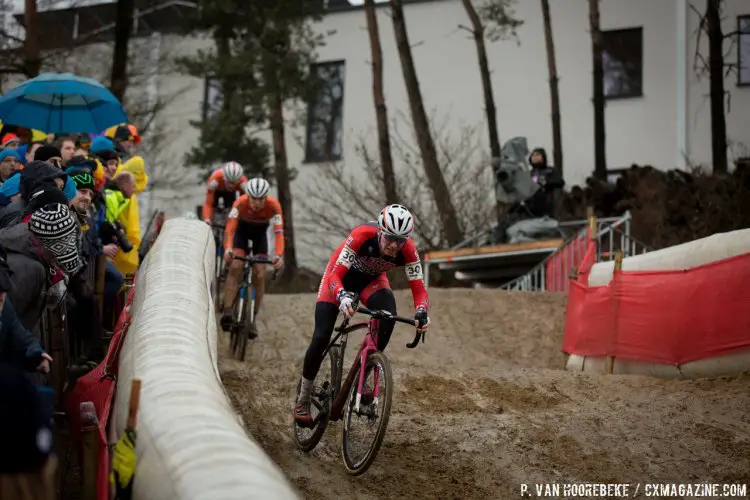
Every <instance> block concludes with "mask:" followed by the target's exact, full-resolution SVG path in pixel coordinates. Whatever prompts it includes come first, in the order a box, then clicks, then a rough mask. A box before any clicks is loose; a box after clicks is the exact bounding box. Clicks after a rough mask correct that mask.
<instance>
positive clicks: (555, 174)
mask: <svg viewBox="0 0 750 500" xmlns="http://www.w3.org/2000/svg"><path fill="white" fill-rule="evenodd" d="M529 164H530V165H531V180H532V181H534V182H535V183H536V184H537V185H538V186H539V190H538V191H537V192H536V193H534V195H533V196H532V197H531V198H530V199H528V200H526V207H527V208H528V209H529V211H531V213H532V214H533V215H534V216H535V217H544V216H545V215H546V216H548V217H554V211H555V190H557V189H562V188H563V186H565V181H563V178H562V176H561V175H560V170H559V169H557V168H555V167H554V166H551V165H549V164H548V163H547V152H546V151H545V150H544V148H536V149H534V150H533V151H532V152H531V155H529Z"/></svg>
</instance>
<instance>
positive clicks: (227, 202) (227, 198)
mask: <svg viewBox="0 0 750 500" xmlns="http://www.w3.org/2000/svg"><path fill="white" fill-rule="evenodd" d="M219 200H224V210H226V211H227V212H229V210H230V209H231V208H232V205H233V204H234V202H235V201H236V200H237V191H214V208H219Z"/></svg>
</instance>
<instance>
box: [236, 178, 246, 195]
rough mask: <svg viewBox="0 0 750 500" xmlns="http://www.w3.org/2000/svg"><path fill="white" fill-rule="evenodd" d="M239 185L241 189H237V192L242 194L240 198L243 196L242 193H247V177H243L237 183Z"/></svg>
mask: <svg viewBox="0 0 750 500" xmlns="http://www.w3.org/2000/svg"><path fill="white" fill-rule="evenodd" d="M237 185H238V186H239V188H238V189H237V191H238V192H239V193H240V196H242V193H245V192H246V188H247V177H245V176H244V175H243V176H242V177H240V180H239V181H237Z"/></svg>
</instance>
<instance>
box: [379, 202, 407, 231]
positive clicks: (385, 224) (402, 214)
mask: <svg viewBox="0 0 750 500" xmlns="http://www.w3.org/2000/svg"><path fill="white" fill-rule="evenodd" d="M378 229H380V231H381V232H383V233H384V234H385V235H386V236H392V237H394V238H399V239H402V238H403V239H406V238H408V237H409V236H411V233H412V231H414V217H412V215H411V212H409V210H407V209H406V207H405V206H403V205H388V206H387V207H385V208H384V209H383V210H381V211H380V215H378Z"/></svg>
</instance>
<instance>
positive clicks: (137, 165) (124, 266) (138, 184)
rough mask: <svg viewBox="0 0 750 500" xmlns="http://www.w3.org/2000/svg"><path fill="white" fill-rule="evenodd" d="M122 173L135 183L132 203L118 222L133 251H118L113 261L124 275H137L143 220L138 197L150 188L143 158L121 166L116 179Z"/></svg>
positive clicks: (131, 198)
mask: <svg viewBox="0 0 750 500" xmlns="http://www.w3.org/2000/svg"><path fill="white" fill-rule="evenodd" d="M121 172H129V173H130V174H132V176H133V180H134V181H135V186H134V188H135V189H134V192H133V194H132V195H131V196H130V199H129V201H130V203H128V204H127V206H125V207H124V208H123V209H122V210H121V212H120V213H119V214H118V220H119V221H120V223H121V224H122V225H123V227H124V228H125V235H126V236H127V237H128V240H130V243H131V244H132V245H133V250H131V251H130V252H128V253H123V252H122V250H118V251H117V255H115V258H114V259H113V262H114V264H115V267H117V269H118V270H119V271H120V272H121V273H122V274H123V276H124V275H126V274H129V273H135V272H136V271H137V270H138V264H139V262H138V249H139V248H140V247H141V220H140V214H139V212H138V200H137V195H138V194H140V193H142V192H143V191H145V189H146V187H147V186H148V175H146V165H145V163H144V161H143V157H141V156H133V157H132V158H130V159H129V160H128V161H126V162H124V163H122V164H120V166H119V167H117V170H116V171H115V175H114V177H115V178H117V176H118V174H120V173H121Z"/></svg>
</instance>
